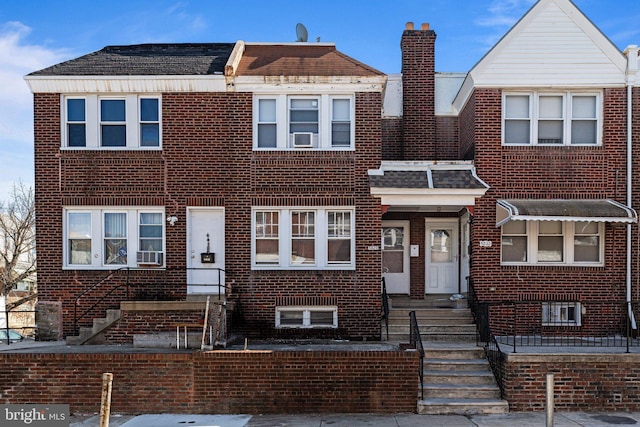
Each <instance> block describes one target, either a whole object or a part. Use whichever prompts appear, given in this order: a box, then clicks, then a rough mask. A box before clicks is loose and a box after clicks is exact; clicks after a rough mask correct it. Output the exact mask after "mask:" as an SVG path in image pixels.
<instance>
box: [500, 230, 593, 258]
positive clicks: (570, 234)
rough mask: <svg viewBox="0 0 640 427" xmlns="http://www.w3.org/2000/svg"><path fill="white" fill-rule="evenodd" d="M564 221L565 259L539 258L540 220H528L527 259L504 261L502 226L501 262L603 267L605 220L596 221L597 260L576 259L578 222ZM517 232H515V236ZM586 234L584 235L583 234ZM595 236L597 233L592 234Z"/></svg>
mask: <svg viewBox="0 0 640 427" xmlns="http://www.w3.org/2000/svg"><path fill="white" fill-rule="evenodd" d="M558 222H560V223H562V236H563V246H562V248H563V261H547V262H545V261H540V260H538V237H539V236H540V234H539V224H540V221H526V223H527V225H526V235H525V236H526V238H527V260H526V261H513V262H511V261H510V262H507V261H503V259H504V257H503V254H502V252H503V250H504V245H503V243H502V239H503V237H504V236H510V235H504V236H503V235H502V227H501V240H500V264H501V265H547V266H548V265H556V266H557V265H571V266H585V267H602V266H604V247H605V242H604V237H605V227H604V223H603V222H596V224H597V225H598V234H597V237H598V246H599V247H598V257H599V260H598V261H597V262H593V261H581V262H580V261H575V259H574V258H575V249H574V248H575V238H576V237H577V236H580V234H577V233H576V232H575V226H576V224H578V222H574V221H558ZM515 235H516V234H514V236H515ZM582 236H584V235H582ZM591 236H595V234H591Z"/></svg>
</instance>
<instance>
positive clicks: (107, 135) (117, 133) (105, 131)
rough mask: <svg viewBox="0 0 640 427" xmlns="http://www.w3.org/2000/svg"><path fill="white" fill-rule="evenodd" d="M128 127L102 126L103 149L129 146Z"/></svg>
mask: <svg viewBox="0 0 640 427" xmlns="http://www.w3.org/2000/svg"><path fill="white" fill-rule="evenodd" d="M126 134H127V127H126V126H125V125H118V126H106V125H103V126H102V146H103V147H126V146H127V136H126Z"/></svg>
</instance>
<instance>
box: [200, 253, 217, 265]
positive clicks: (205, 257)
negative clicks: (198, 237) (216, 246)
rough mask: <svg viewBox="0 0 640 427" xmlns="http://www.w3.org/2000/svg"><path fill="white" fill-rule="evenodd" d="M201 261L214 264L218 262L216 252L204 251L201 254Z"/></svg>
mask: <svg viewBox="0 0 640 427" xmlns="http://www.w3.org/2000/svg"><path fill="white" fill-rule="evenodd" d="M200 262H201V263H203V264H214V263H215V262H216V254H214V253H213V252H202V253H201V254H200Z"/></svg>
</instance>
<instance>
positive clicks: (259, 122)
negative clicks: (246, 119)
mask: <svg viewBox="0 0 640 427" xmlns="http://www.w3.org/2000/svg"><path fill="white" fill-rule="evenodd" d="M253 116H254V126H253V134H254V144H253V146H254V149H256V150H263V149H264V150H268V149H270V150H274V149H276V150H303V149H306V150H309V149H316V150H353V149H354V147H355V142H354V140H355V133H354V125H353V123H354V117H355V109H354V97H353V95H326V94H325V95H256V96H255V97H254V108H253Z"/></svg>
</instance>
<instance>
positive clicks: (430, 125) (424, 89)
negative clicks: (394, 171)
mask: <svg viewBox="0 0 640 427" xmlns="http://www.w3.org/2000/svg"><path fill="white" fill-rule="evenodd" d="M435 43H436V33H435V31H433V30H431V29H429V24H422V26H421V27H420V29H419V30H415V29H414V25H413V22H408V23H407V25H406V28H405V30H404V32H403V33H402V40H401V42H400V48H401V49H402V102H403V129H404V130H403V146H404V159H405V160H437V159H436V158H435V156H436V150H435V144H436V142H435V135H436V132H435V128H436V122H435V100H434V98H435Z"/></svg>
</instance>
